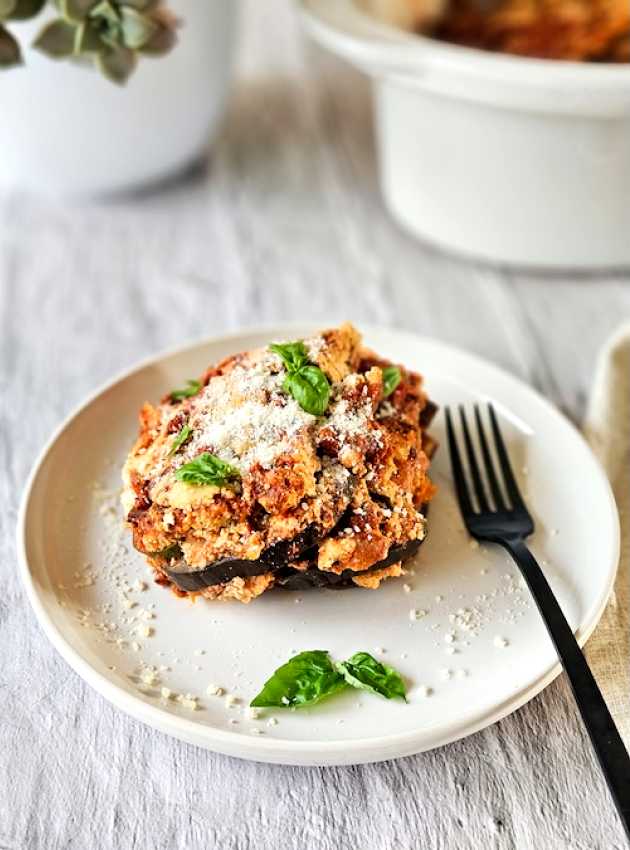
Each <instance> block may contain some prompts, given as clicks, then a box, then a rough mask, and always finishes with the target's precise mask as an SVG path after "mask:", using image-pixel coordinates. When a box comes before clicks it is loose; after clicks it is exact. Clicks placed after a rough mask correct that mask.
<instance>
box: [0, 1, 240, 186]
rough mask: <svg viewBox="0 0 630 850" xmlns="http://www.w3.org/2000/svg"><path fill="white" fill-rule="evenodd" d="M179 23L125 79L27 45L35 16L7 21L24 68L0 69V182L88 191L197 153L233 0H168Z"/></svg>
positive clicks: (146, 178) (213, 101) (216, 89)
mask: <svg viewBox="0 0 630 850" xmlns="http://www.w3.org/2000/svg"><path fill="white" fill-rule="evenodd" d="M168 6H169V8H171V9H172V10H173V12H174V13H175V14H176V15H177V16H178V18H179V19H180V20H181V27H180V30H179V41H178V43H177V45H176V46H175V48H174V49H173V50H172V51H171V52H170V53H169V54H168V55H166V56H162V57H159V58H152V57H142V58H141V59H140V62H139V64H138V67H137V69H136V71H135V73H134V74H133V76H132V77H131V78H130V79H129V81H128V82H127V84H126V85H125V86H122V87H121V86H117V85H115V84H113V83H111V82H110V81H109V80H106V79H105V78H103V77H102V76H101V75H100V74H99V73H98V72H97V71H96V70H94V69H92V68H90V67H85V68H83V67H77V65H76V64H73V63H72V62H68V61H62V62H58V61H53V60H52V59H50V58H48V57H47V56H43V55H42V54H41V53H39V52H38V51H36V50H34V49H32V48H30V47H29V45H30V43H31V42H32V41H33V38H34V36H35V34H36V33H37V32H38V31H39V29H40V27H41V26H42V22H41V20H39V19H37V20H33V21H26V22H24V23H22V24H18V25H14V24H12V25H11V29H12V31H13V32H14V33H15V34H16V35H17V36H18V38H19V40H20V43H21V44H22V46H23V48H24V50H23V52H24V54H25V65H24V66H23V67H18V68H15V69H11V70H8V71H3V72H0V104H2V106H1V111H2V119H1V120H0V151H1V152H2V153H1V155H0V187H9V188H13V187H15V188H18V189H27V190H30V191H34V192H37V193H39V194H62V195H95V194H102V193H109V192H115V191H120V190H123V189H128V188H135V187H137V186H140V185H142V184H146V183H149V182H151V181H154V180H157V179H159V178H162V177H165V176H167V175H169V174H170V173H172V172H175V171H177V170H179V169H182V168H183V167H184V166H185V165H187V164H188V163H189V162H191V161H193V160H194V159H195V158H196V157H199V156H200V155H201V154H202V153H203V151H204V149H205V148H206V146H207V145H208V144H209V143H210V141H211V140H212V138H213V135H214V133H215V131H216V129H217V125H218V122H219V119H220V117H221V114H222V111H223V106H224V103H225V98H226V93H227V87H228V83H229V79H230V75H231V69H232V56H233V52H234V51H233V45H234V35H235V29H236V27H235V24H236V16H237V6H238V3H237V0H169V3H168Z"/></svg>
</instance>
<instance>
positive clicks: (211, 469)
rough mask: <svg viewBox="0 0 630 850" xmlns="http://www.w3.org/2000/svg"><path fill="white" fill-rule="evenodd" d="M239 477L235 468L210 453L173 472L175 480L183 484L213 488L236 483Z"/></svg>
mask: <svg viewBox="0 0 630 850" xmlns="http://www.w3.org/2000/svg"><path fill="white" fill-rule="evenodd" d="M240 477H241V474H240V472H239V471H238V469H237V468H236V467H235V466H232V464H230V463H226V462H225V461H224V460H221V458H218V457H217V456H216V455H213V454H210V452H204V453H203V454H200V455H199V456H198V457H196V458H195V459H194V460H191V461H190V462H189V463H185V464H184V465H183V466H180V467H179V469H178V470H176V472H175V478H177V480H178V481H183V482H184V484H194V485H196V486H201V485H203V484H213V485H214V486H215V487H224V486H225V485H226V484H229V483H231V482H232V481H236V480H238V479H239V478H240Z"/></svg>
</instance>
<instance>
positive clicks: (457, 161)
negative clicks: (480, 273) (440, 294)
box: [301, 0, 630, 269]
mask: <svg viewBox="0 0 630 850" xmlns="http://www.w3.org/2000/svg"><path fill="white" fill-rule="evenodd" d="M301 6H302V9H303V18H304V21H305V24H306V27H307V29H308V31H309V32H310V33H311V34H312V35H313V36H314V37H315V38H316V39H317V40H318V41H319V42H321V43H322V44H323V45H324V46H325V47H327V48H329V49H331V50H332V51H334V52H335V53H337V54H339V55H340V56H342V57H344V58H345V59H347V60H348V61H350V62H352V63H353V64H354V65H356V66H357V67H359V68H360V69H361V70H363V71H365V72H366V73H367V74H368V75H369V76H370V77H371V78H372V79H373V81H374V89H373V90H374V105H375V123H376V138H377V148H378V156H379V167H380V182H381V187H382V191H383V195H384V198H385V202H386V204H387V207H388V208H389V210H390V212H391V213H392V214H393V216H394V217H395V218H396V219H397V220H398V221H399V222H400V223H401V224H402V225H403V226H404V227H405V228H406V229H408V230H409V231H411V232H412V233H414V234H416V235H418V236H420V237H422V238H425V239H428V240H431V241H432V242H435V243H437V244H439V245H441V246H443V247H445V248H447V249H449V250H452V251H456V252H459V253H463V254H466V255H471V256H474V257H476V258H480V259H483V260H488V261H492V262H498V263H508V264H512V265H518V266H535V267H542V268H576V269H579V268H594V267H597V268H601V267H623V266H627V265H630V240H629V239H628V237H627V234H628V232H630V206H629V205H628V204H627V200H626V199H627V198H628V196H629V195H630V63H624V62H617V63H612V62H602V61H598V62H585V61H558V60H555V59H539V58H530V57H525V56H514V55H508V54H507V53H501V52H493V51H490V50H480V49H475V48H471V47H466V46H460V45H457V44H450V43H447V42H445V41H441V40H439V39H437V38H433V37H431V36H430V35H428V34H422V33H418V32H416V31H415V29H417V26H416V25H414V24H411V28H409V27H408V28H405V27H403V26H399V25H393V24H391V23H386V22H384V21H383V16H382V15H380V16H378V17H377V16H376V15H375V14H372V13H371V12H370V9H369V7H366V6H365V2H364V0H301Z"/></svg>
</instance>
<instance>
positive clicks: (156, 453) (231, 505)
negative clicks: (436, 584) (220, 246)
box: [122, 324, 436, 602]
mask: <svg viewBox="0 0 630 850" xmlns="http://www.w3.org/2000/svg"><path fill="white" fill-rule="evenodd" d="M435 410H436V408H435V406H434V405H433V404H432V403H431V402H430V401H428V399H427V396H426V395H425V393H424V390H423V388H422V379H421V377H420V376H419V375H417V374H415V373H414V372H410V371H408V370H406V369H405V368H403V367H402V366H395V365H393V364H391V363H389V361H386V360H383V359H382V358H380V357H378V355H376V354H374V353H373V352H371V351H369V350H368V349H366V348H364V347H363V346H362V345H361V337H360V334H359V333H358V332H357V331H356V330H355V328H354V327H353V326H352V325H350V324H345V325H342V326H341V327H340V328H336V329H333V330H327V331H323V332H322V333H320V334H316V335H314V336H312V337H309V338H308V339H304V340H299V341H290V342H283V343H282V342H280V343H274V344H272V345H270V346H268V347H267V348H261V349H257V350H255V351H248V352H243V353H240V354H235V355H233V356H231V357H228V358H227V359H226V360H223V361H222V362H221V363H219V364H218V365H216V366H213V367H211V368H209V369H208V370H207V371H206V372H205V373H204V375H203V376H202V377H201V378H200V379H199V381H192V380H191V381H189V382H188V384H187V386H186V387H185V388H184V389H181V390H175V391H173V392H172V393H170V395H168V396H167V397H166V398H164V399H163V401H162V403H161V404H160V405H158V406H157V407H154V406H152V405H151V404H145V405H144V407H143V408H142V410H141V412H140V435H139V437H138V440H137V441H136V444H135V445H134V447H133V449H132V450H131V453H130V455H129V457H128V458H127V462H126V463H125V466H124V469H123V480H124V491H123V497H122V499H123V506H124V510H125V515H126V519H127V522H128V524H129V526H130V527H131V529H132V532H133V542H134V546H135V547H136V549H138V550H139V551H140V552H142V553H144V554H145V555H146V556H147V559H148V561H149V563H150V564H151V566H152V567H153V569H154V570H155V574H156V581H157V582H158V583H159V584H164V585H170V586H172V588H173V590H174V591H175V592H176V593H177V594H178V595H196V594H200V595H202V596H205V597H207V598H209V599H238V600H240V601H241V602H249V601H250V600H251V599H253V598H254V597H256V596H259V595H260V594H261V593H263V592H264V591H265V590H268V589H269V588H271V587H274V586H277V587H284V588H289V589H303V588H307V587H311V586H315V587H343V586H348V585H353V584H354V585H359V586H360V587H368V588H376V587H378V586H379V584H380V582H381V581H382V580H383V579H384V578H388V577H390V576H398V575H401V573H402V562H403V561H405V560H406V559H407V558H410V557H411V556H412V555H413V554H414V553H415V552H416V551H417V549H418V547H419V546H420V544H421V542H422V540H423V539H424V537H425V534H426V520H425V511H426V506H427V504H428V502H429V501H430V499H431V497H432V496H433V492H434V487H433V485H432V483H431V481H430V480H429V478H428V475H427V469H428V466H429V458H430V457H431V455H432V454H433V450H434V447H435V446H434V443H433V441H432V440H431V438H430V437H429V436H428V434H427V432H426V428H427V426H428V425H429V423H430V421H431V419H432V417H433V415H434V413H435Z"/></svg>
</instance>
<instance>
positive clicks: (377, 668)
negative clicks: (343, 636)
mask: <svg viewBox="0 0 630 850" xmlns="http://www.w3.org/2000/svg"><path fill="white" fill-rule="evenodd" d="M335 666H336V668H337V670H338V671H339V672H340V673H341V675H342V676H343V677H344V679H345V680H346V682H347V683H348V684H349V685H352V687H353V688H360V689H361V690H364V691H371V692H372V693H374V694H380V695H381V696H383V697H386V698H387V699H404V700H405V702H406V701H407V694H406V691H405V684H404V682H403V680H402V678H401V676H400V673H398V672H397V671H396V670H394V668H393V667H388V666H387V664H382V663H381V662H380V661H377V660H376V658H374V657H373V656H372V655H370V653H369V652H357V653H355V654H354V655H353V656H352V658H349V659H348V660H347V661H341V662H339V663H338V664H336V665H335Z"/></svg>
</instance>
